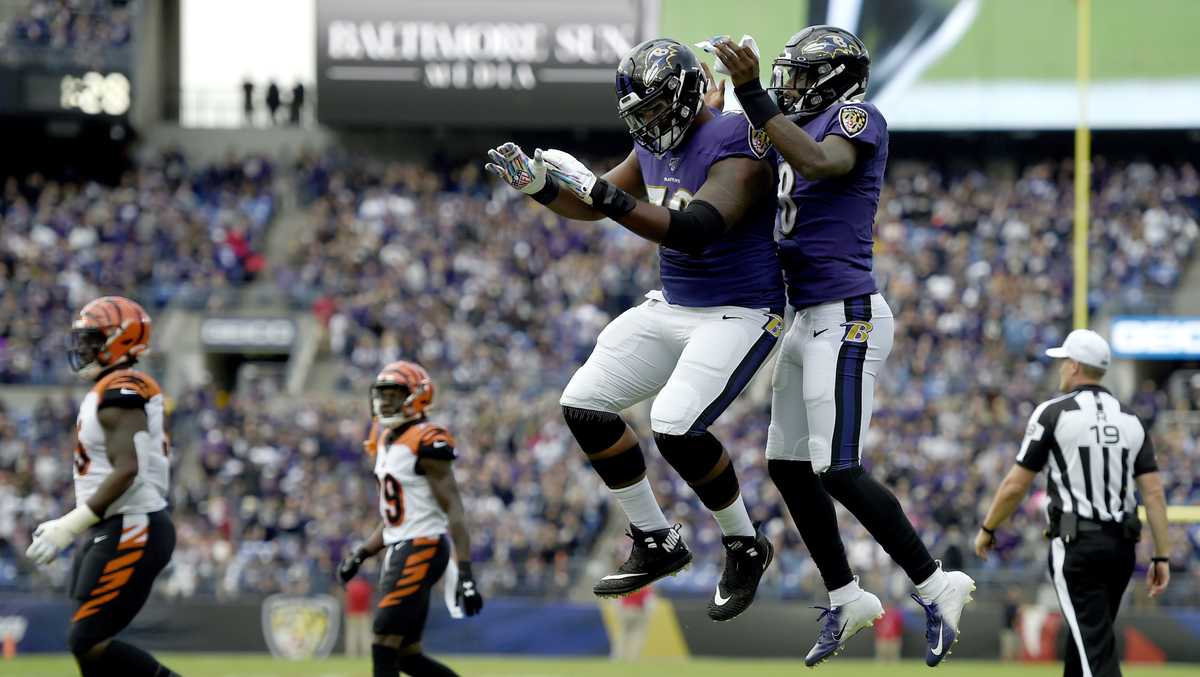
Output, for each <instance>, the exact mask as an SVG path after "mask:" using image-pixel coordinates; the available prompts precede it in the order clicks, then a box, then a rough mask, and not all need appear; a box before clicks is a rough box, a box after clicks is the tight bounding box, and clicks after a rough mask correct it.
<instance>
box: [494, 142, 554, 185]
mask: <svg viewBox="0 0 1200 677" xmlns="http://www.w3.org/2000/svg"><path fill="white" fill-rule="evenodd" d="M488 157H490V158H491V159H492V161H491V162H489V163H487V164H485V165H484V166H483V168H484V169H486V170H488V171H489V172H491V173H493V174H495V175H496V176H498V177H500V178H501V179H504V182H505V183H507V184H508V185H510V186H512V187H513V188H516V189H517V190H519V191H521V192H522V193H525V194H526V195H533V194H534V193H536V192H538V191H540V190H541V189H542V188H544V187H545V186H546V163H545V162H543V161H542V151H541V149H538V150H537V151H536V152H535V153H534V154H533V158H532V159H530V157H529V156H528V155H526V154H525V151H523V150H521V147H520V146H518V145H517V144H515V143H513V142H512V141H509V142H507V143H505V144H503V145H501V146H499V147H497V148H493V149H491V150H489V151H488Z"/></svg>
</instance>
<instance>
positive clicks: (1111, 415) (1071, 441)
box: [1017, 385, 1158, 522]
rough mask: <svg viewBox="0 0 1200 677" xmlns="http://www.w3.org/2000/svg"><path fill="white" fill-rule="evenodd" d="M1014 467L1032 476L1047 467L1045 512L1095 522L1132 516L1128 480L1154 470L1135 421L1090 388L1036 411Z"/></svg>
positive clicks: (1146, 440)
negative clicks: (1020, 467) (1064, 514)
mask: <svg viewBox="0 0 1200 677" xmlns="http://www.w3.org/2000/svg"><path fill="white" fill-rule="evenodd" d="M1017 463H1018V464H1019V465H1021V466H1022V467H1024V468H1028V469H1029V470H1032V471H1034V472H1040V471H1041V470H1042V468H1045V467H1047V466H1049V469H1050V472H1049V482H1048V486H1047V493H1049V495H1050V505H1051V510H1055V509H1057V510H1059V511H1061V512H1064V513H1070V512H1073V513H1075V514H1076V515H1078V516H1079V517H1082V518H1086V519H1092V520H1096V521H1100V522H1120V521H1121V520H1122V519H1123V518H1124V517H1125V516H1126V515H1127V514H1129V513H1130V512H1131V511H1133V510H1136V509H1137V498H1136V496H1135V495H1134V482H1133V479H1134V478H1135V477H1137V476H1138V475H1142V474H1144V473H1148V472H1153V471H1155V470H1158V465H1157V463H1156V462H1155V460H1154V444H1153V443H1152V442H1151V441H1150V435H1149V434H1147V432H1146V428H1145V426H1143V425H1142V422H1141V420H1140V419H1139V418H1138V417H1137V416H1135V415H1134V414H1133V413H1131V412H1129V411H1126V410H1124V409H1123V408H1122V407H1121V403H1120V402H1119V401H1118V400H1117V398H1115V397H1113V395H1112V393H1110V392H1108V390H1106V389H1105V388H1103V387H1102V386H1095V385H1088V386H1081V387H1080V388H1078V389H1076V390H1074V391H1072V392H1070V393H1067V394H1066V395H1063V396H1061V397H1056V398H1054V399H1052V400H1048V401H1046V402H1043V403H1042V404H1040V405H1038V408H1037V409H1034V410H1033V415H1032V416H1030V418H1029V427H1028V429H1027V430H1026V431H1025V440H1024V441H1023V442H1022V443H1021V451H1020V452H1019V453H1018V454H1017Z"/></svg>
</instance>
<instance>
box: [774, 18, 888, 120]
mask: <svg viewBox="0 0 1200 677" xmlns="http://www.w3.org/2000/svg"><path fill="white" fill-rule="evenodd" d="M870 67H871V57H870V55H869V54H868V53H867V47H866V45H864V44H863V43H862V41H861V40H859V39H858V38H857V37H855V35H854V34H853V33H851V32H850V31H846V30H842V29H841V28H837V27H836V26H809V27H808V28H805V29H804V30H802V31H800V32H799V33H796V34H795V35H793V36H792V37H791V38H790V39H789V40H788V42H787V45H785V46H784V48H783V53H782V54H780V55H779V56H778V57H777V58H776V59H775V63H774V65H773V67H772V69H771V86H770V87H769V88H768V89H767V91H769V92H770V93H771V94H773V95H774V96H775V101H776V103H778V104H779V109H780V110H782V111H783V113H784V114H785V115H802V116H809V115H815V114H817V113H820V112H821V111H823V110H825V109H826V108H828V107H830V106H832V105H833V104H835V103H840V102H843V101H859V100H861V99H862V97H863V96H864V95H865V94H866V93H867V79H868V76H869V75H870Z"/></svg>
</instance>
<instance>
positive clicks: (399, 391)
mask: <svg viewBox="0 0 1200 677" xmlns="http://www.w3.org/2000/svg"><path fill="white" fill-rule="evenodd" d="M412 399H413V396H412V393H411V392H409V390H408V386H405V385H402V384H399V383H386V384H382V385H374V386H371V413H373V414H374V415H375V418H376V419H378V420H379V424H380V425H382V426H384V427H394V426H397V425H400V424H402V423H407V422H409V421H411V420H413V419H415V418H417V415H415V414H413V413H412V412H411V411H410V410H409V407H408V405H409V404H410V402H411V401H412Z"/></svg>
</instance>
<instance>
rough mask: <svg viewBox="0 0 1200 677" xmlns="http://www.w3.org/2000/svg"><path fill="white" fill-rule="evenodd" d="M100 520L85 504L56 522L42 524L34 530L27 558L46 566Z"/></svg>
mask: <svg viewBox="0 0 1200 677" xmlns="http://www.w3.org/2000/svg"><path fill="white" fill-rule="evenodd" d="M99 521H100V518H99V517H97V516H96V513H94V512H92V509H91V508H89V507H88V506H87V504H86V503H85V504H83V505H81V506H79V507H77V508H75V509H74V510H72V511H71V512H69V513H67V514H65V515H63V516H62V517H59V518H58V519H56V520H50V521H49V522H42V523H41V524H39V525H38V527H37V529H34V530H33V542H32V543H30V544H29V547H28V548H26V549H25V556H26V557H28V558H29V559H31V560H33V561H34V562H36V563H37V564H40V565H42V566H45V565H47V564H49V563H51V562H53V561H54V558H55V557H58V553H59V552H61V551H62V550H63V548H66V547H67V546H68V545H70V544H71V543H72V542H74V541H75V537H76V536H78V535H79V534H82V533H83V532H84V531H85V530H86V529H87V528H88V527H90V526H92V525H93V524H95V523H96V522H99Z"/></svg>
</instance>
